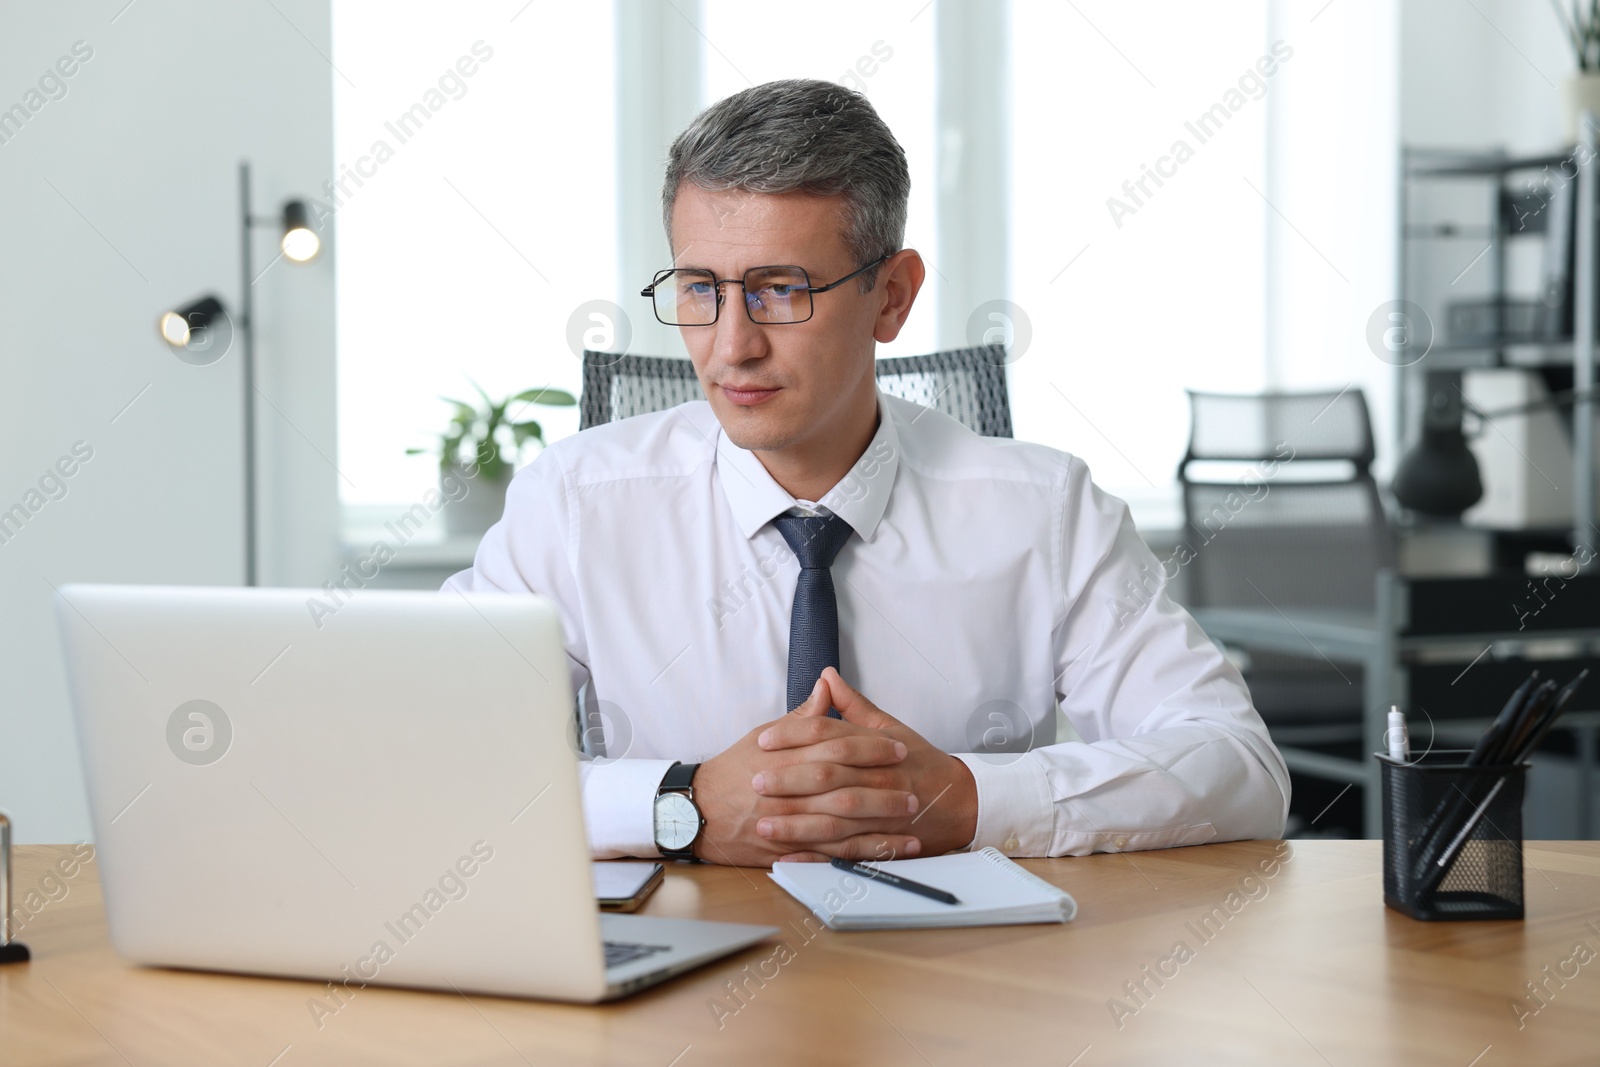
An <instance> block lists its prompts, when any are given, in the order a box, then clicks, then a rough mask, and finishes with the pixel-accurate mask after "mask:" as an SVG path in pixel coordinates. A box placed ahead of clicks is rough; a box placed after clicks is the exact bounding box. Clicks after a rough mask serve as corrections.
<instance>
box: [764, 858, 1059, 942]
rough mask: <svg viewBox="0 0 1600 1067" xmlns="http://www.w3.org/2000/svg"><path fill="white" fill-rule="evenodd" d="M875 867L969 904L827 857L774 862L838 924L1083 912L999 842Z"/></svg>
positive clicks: (900, 925)
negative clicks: (923, 892) (876, 879)
mask: <svg viewBox="0 0 1600 1067" xmlns="http://www.w3.org/2000/svg"><path fill="white" fill-rule="evenodd" d="M869 866H872V867H876V868H878V869H880V870H884V871H887V872H889V873H890V874H897V875H899V876H901V877H902V878H910V879H912V880H913V881H917V882H921V883H922V884H923V885H928V886H932V887H934V888H936V889H943V890H945V891H946V892H948V893H952V894H954V895H955V897H956V898H957V899H958V900H960V901H961V903H959V904H942V903H940V902H939V901H937V900H929V899H928V898H927V897H924V896H920V895H918V894H916V893H910V892H907V891H906V890H904V889H897V888H895V887H894V886H891V885H886V884H884V883H881V882H874V881H873V880H872V879H871V878H868V877H865V876H863V875H859V874H852V873H851V872H849V871H842V870H840V869H839V868H837V867H834V866H831V865H830V864H826V863H774V864H773V865H772V880H773V881H774V882H777V883H778V884H779V885H781V886H782V887H783V888H784V889H785V890H787V891H788V893H789V895H790V896H792V897H794V898H795V899H796V900H798V901H799V902H800V903H802V904H804V905H805V906H806V907H808V908H810V909H811V910H812V912H813V913H815V914H816V916H817V918H819V919H821V920H822V921H823V922H824V923H827V924H828V927H829V928H830V929H833V930H903V929H909V928H913V927H927V926H1008V925H1015V924H1021V923H1062V922H1066V921H1067V920H1069V919H1071V918H1072V917H1073V916H1074V915H1076V914H1078V902H1077V901H1075V900H1073V899H1072V896H1071V895H1070V894H1069V893H1067V892H1066V891H1065V890H1062V889H1057V888H1056V887H1055V886H1053V885H1051V884H1050V883H1049V882H1046V881H1044V880H1043V879H1042V878H1038V877H1036V876H1035V875H1032V874H1029V873H1028V872H1027V871H1025V870H1023V869H1022V868H1021V867H1019V866H1017V865H1016V864H1015V863H1012V862H1011V861H1010V860H1009V859H1007V858H1006V857H1005V856H1003V855H1001V854H1000V853H999V852H997V851H996V850H994V849H992V848H986V849H984V850H983V851H981V852H964V853H957V854H954V855H949V856H929V857H928V858H926V859H915V860H888V861H885V862H883V863H871V864H869Z"/></svg>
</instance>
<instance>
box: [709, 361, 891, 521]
mask: <svg viewBox="0 0 1600 1067" xmlns="http://www.w3.org/2000/svg"><path fill="white" fill-rule="evenodd" d="M899 466H900V434H899V431H898V428H897V427H896V426H895V421H894V416H893V413H892V411H891V409H890V406H889V405H888V404H886V403H884V399H883V393H881V392H880V393H878V430H877V432H876V433H874V434H873V435H872V440H871V441H870V442H868V443H867V449H866V451H865V452H863V453H862V454H861V458H860V459H858V460H856V462H855V464H854V465H853V466H852V467H851V468H850V470H849V472H848V473H847V474H845V476H844V477H843V478H841V479H840V480H839V484H837V485H835V486H834V487H833V488H832V489H830V490H828V492H827V493H825V494H824V495H823V497H822V499H821V500H818V501H817V503H818V504H821V505H822V506H823V507H825V508H827V509H828V510H829V511H831V512H833V513H834V514H835V515H838V516H839V517H840V518H842V519H844V521H845V522H848V523H849V524H850V527H851V528H852V529H853V530H855V532H856V533H857V534H859V535H860V536H861V539H862V540H863V541H870V540H872V534H873V531H874V530H876V529H877V528H878V521H879V520H880V519H882V518H883V512H884V509H885V508H887V507H888V506H889V490H890V488H891V487H892V486H893V485H894V477H895V472H896V471H897V470H898V469H899ZM717 478H718V480H719V481H720V482H721V483H722V492H723V495H724V496H726V497H727V500H728V506H729V507H730V508H732V509H733V517H734V521H735V522H737V523H738V524H739V529H740V531H742V532H743V533H744V535H745V536H746V537H754V536H755V535H756V531H758V530H760V529H761V528H762V527H763V526H765V525H766V524H767V523H769V522H771V521H772V517H773V516H774V515H781V514H783V513H784V512H785V511H788V510H789V509H790V508H792V507H794V506H796V504H797V501H796V500H795V498H794V497H792V496H790V495H789V493H788V492H787V491H785V490H784V488H783V486H781V485H779V484H778V483H777V482H776V481H775V480H773V477H772V475H771V474H768V473H767V468H766V467H764V466H762V465H761V460H759V459H757V458H756V455H755V453H754V452H751V451H750V450H749V449H745V448H740V447H739V446H738V445H736V444H734V443H733V442H732V441H730V440H729V439H728V435H727V434H726V433H724V432H723V431H722V427H721V426H718V427H717Z"/></svg>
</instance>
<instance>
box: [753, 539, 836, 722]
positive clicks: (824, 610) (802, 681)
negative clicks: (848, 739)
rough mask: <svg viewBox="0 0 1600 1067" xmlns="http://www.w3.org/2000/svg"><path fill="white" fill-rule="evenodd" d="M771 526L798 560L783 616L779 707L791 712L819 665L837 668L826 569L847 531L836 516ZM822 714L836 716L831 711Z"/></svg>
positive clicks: (806, 691) (812, 682)
mask: <svg viewBox="0 0 1600 1067" xmlns="http://www.w3.org/2000/svg"><path fill="white" fill-rule="evenodd" d="M772 523H773V525H774V526H776V527H777V528H778V532H779V533H781V534H783V539H784V540H785V541H787V542H789V547H790V548H791V549H793V550H794V554H795V556H796V557H797V558H798V559H799V560H800V580H799V581H798V582H796V583H795V587H794V609H793V610H792V611H791V612H790V613H789V690H788V700H789V702H788V703H787V704H786V705H784V708H785V710H786V711H793V710H794V709H795V708H797V707H799V706H800V705H801V704H804V703H805V702H806V698H807V697H809V696H810V695H811V689H812V687H813V686H815V685H816V684H817V679H818V678H819V677H821V676H822V669H823V668H824V667H832V668H833V669H834V670H838V669H839V601H838V599H837V598H836V597H835V596H834V593H833V575H832V574H831V573H830V572H829V570H828V568H829V567H831V566H833V558H834V557H835V556H837V555H838V554H839V549H840V548H842V547H844V543H845V541H847V540H849V538H850V534H851V532H852V531H851V529H850V524H849V523H847V522H845V521H844V520H843V519H841V518H840V517H839V516H837V515H829V516H826V517H823V516H820V515H818V516H815V517H810V516H804V515H779V516H778V517H777V518H775V519H773V520H772ZM828 714H829V715H831V716H833V717H834V718H835V719H837V718H839V712H838V711H837V710H835V709H834V708H831V707H830V708H829V709H828Z"/></svg>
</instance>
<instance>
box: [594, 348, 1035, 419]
mask: <svg viewBox="0 0 1600 1067" xmlns="http://www.w3.org/2000/svg"><path fill="white" fill-rule="evenodd" d="M1005 363H1006V354H1005V348H1004V347H1003V346H1001V345H983V346H979V347H976V348H959V349H952V350H950V351H946V352H935V353H933V354H932V355H927V356H897V357H894V358H891V359H880V360H878V361H877V363H876V365H875V370H876V373H877V376H878V386H879V388H881V389H882V390H883V391H884V392H885V393H888V394H890V395H891V396H898V397H901V398H903V399H905V400H910V401H912V402H913V403H917V404H921V405H922V406H924V407H930V408H933V409H934V410H936V411H942V412H944V413H945V414H946V415H949V416H951V417H952V418H956V419H959V420H960V421H961V422H963V423H964V424H966V425H967V426H968V427H970V428H971V429H972V430H973V431H974V432H976V433H979V434H982V435H983V436H985V437H1010V436H1011V401H1010V398H1009V396H1008V395H1007V393H1006V368H1005ZM703 399H705V393H704V392H703V391H702V390H701V388H700V382H699V380H698V379H697V378H696V377H695V373H694V365H693V364H692V363H690V361H689V360H687V359H666V358H662V357H660V356H619V355H616V354H615V353H609V352H584V354H583V398H582V401H581V403H582V408H581V417H580V421H579V429H583V430H587V429H588V428H589V427H591V426H598V425H600V424H601V423H605V422H613V421H615V420H617V419H626V418H631V417H632V416H634V415H644V414H647V413H649V412H652V411H664V410H666V409H667V408H671V407H676V406H677V405H679V404H682V403H684V402H686V401H689V400H703Z"/></svg>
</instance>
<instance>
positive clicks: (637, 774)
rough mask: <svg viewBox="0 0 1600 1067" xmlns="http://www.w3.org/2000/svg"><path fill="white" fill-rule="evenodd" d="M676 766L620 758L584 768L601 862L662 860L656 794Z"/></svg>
mask: <svg viewBox="0 0 1600 1067" xmlns="http://www.w3.org/2000/svg"><path fill="white" fill-rule="evenodd" d="M673 762H674V761H672V760H669V759H616V760H590V761H588V762H586V763H584V764H583V765H582V767H583V821H584V826H585V827H586V828H587V830H588V833H589V852H590V854H591V855H592V856H593V857H594V858H595V859H599V860H608V859H615V858H616V857H618V856H644V857H650V858H654V857H658V856H660V855H661V852H660V850H659V849H657V848H656V817H655V807H656V793H657V792H658V791H659V790H660V789H661V779H663V778H665V777H666V776H667V771H669V770H671V769H672V764H673Z"/></svg>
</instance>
